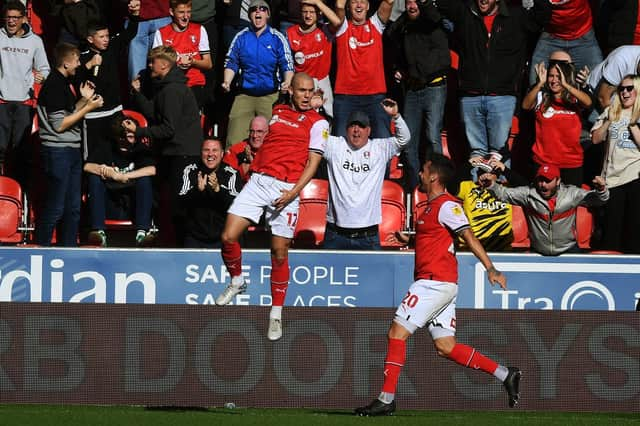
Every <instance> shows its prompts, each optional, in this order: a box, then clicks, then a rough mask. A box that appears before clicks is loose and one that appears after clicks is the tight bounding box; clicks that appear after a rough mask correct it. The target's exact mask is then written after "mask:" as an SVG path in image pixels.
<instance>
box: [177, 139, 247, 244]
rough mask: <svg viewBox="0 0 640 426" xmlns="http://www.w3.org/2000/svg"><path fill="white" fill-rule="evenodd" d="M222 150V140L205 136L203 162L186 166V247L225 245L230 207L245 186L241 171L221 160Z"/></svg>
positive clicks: (182, 192)
mask: <svg viewBox="0 0 640 426" xmlns="http://www.w3.org/2000/svg"><path fill="white" fill-rule="evenodd" d="M223 153H224V150H223V145H222V142H221V141H220V140H219V139H206V140H205V141H204V142H202V150H201V151H200V161H198V162H196V163H192V164H189V165H187V166H186V167H185V168H184V171H183V173H182V176H183V178H182V185H181V188H180V192H179V196H180V198H181V199H182V200H183V203H184V206H185V210H186V213H187V214H186V216H185V220H186V223H185V237H184V247H187V248H220V247H222V241H221V240H220V234H221V233H222V229H223V227H224V222H225V219H226V217H227V210H228V209H229V206H230V205H231V203H232V202H233V199H234V198H235V197H236V195H238V193H239V192H240V190H241V189H242V179H241V178H240V175H239V174H238V171H237V170H235V169H234V168H233V167H231V166H229V165H227V164H225V163H223V162H222V155H223Z"/></svg>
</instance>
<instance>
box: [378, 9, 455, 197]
mask: <svg viewBox="0 0 640 426" xmlns="http://www.w3.org/2000/svg"><path fill="white" fill-rule="evenodd" d="M406 7H407V10H406V11H405V12H404V13H403V14H402V15H400V18H398V20H397V21H395V22H394V23H393V24H391V26H390V28H389V37H390V38H391V40H393V41H394V46H397V49H396V51H397V52H398V53H397V60H396V63H395V65H394V69H395V74H394V77H395V79H396V80H399V81H401V82H402V83H403V85H404V88H405V89H406V93H405V100H404V109H403V111H404V116H405V118H406V119H407V125H408V126H409V131H410V132H411V141H410V142H409V145H408V146H407V147H406V148H405V157H406V160H407V165H408V167H407V169H406V170H407V173H408V176H407V180H408V187H409V188H410V190H413V188H415V187H416V185H417V184H418V172H419V171H420V165H421V164H422V162H421V161H420V154H421V153H422V152H423V151H425V150H423V149H422V148H423V144H422V136H423V132H422V128H423V121H424V136H425V140H426V143H427V146H426V151H427V155H428V153H430V152H437V153H442V140H441V136H440V134H441V132H442V123H443V119H444V107H445V103H446V100H447V73H448V72H449V67H450V66H451V57H450V53H449V43H448V41H447V34H446V33H445V31H444V28H443V26H442V17H441V16H440V13H439V12H438V10H437V9H436V7H435V5H434V3H432V2H426V3H420V2H419V1H417V0H407V2H406Z"/></svg>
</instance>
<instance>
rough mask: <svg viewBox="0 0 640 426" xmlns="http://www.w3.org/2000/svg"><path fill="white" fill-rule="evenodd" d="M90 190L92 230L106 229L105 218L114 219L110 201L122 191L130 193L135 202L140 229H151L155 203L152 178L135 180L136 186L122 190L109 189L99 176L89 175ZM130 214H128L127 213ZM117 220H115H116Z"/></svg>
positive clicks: (90, 221)
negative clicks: (152, 210) (152, 209)
mask: <svg viewBox="0 0 640 426" xmlns="http://www.w3.org/2000/svg"><path fill="white" fill-rule="evenodd" d="M87 181H88V187H89V188H88V189H89V197H88V204H89V223H90V224H91V229H104V220H105V218H107V217H109V218H114V217H113V215H111V214H108V212H109V211H110V209H108V208H109V199H110V197H111V196H112V195H115V196H117V195H118V193H120V191H128V192H129V193H130V195H131V196H132V200H134V201H135V218H134V220H135V224H136V226H137V228H138V229H143V230H145V231H146V230H149V228H151V208H152V203H153V186H152V178H151V176H143V177H140V178H138V179H136V180H135V185H133V186H131V187H128V188H122V189H108V188H107V186H106V185H105V181H104V180H102V178H101V177H100V176H98V175H94V174H88V175H87ZM127 213H128V212H127ZM114 219H115V218H114Z"/></svg>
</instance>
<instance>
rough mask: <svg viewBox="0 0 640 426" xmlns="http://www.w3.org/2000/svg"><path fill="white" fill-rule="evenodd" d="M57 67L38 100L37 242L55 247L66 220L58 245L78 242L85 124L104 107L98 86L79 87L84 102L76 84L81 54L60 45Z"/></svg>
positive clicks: (56, 55)
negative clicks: (40, 193)
mask: <svg viewBox="0 0 640 426" xmlns="http://www.w3.org/2000/svg"><path fill="white" fill-rule="evenodd" d="M54 57H55V64H56V67H55V69H53V70H52V71H51V74H50V75H49V77H48V78H47V79H46V81H45V83H44V85H43V86H42V90H41V91H40V97H39V98H38V119H39V120H40V130H39V132H40V139H41V140H42V147H41V150H40V154H41V157H42V168H43V171H44V176H45V182H44V183H45V186H46V189H45V192H44V193H45V194H46V195H45V199H44V202H43V206H42V210H41V212H40V214H39V217H38V221H37V223H36V242H37V243H38V244H40V245H43V246H48V245H51V239H52V237H53V231H54V229H55V228H56V225H57V224H58V222H59V221H61V225H62V226H61V232H59V233H58V235H57V240H58V245H60V246H64V247H73V246H76V245H77V243H78V239H77V238H78V224H79V223H80V197H81V196H82V189H81V185H80V182H81V179H82V153H81V149H80V142H81V137H80V125H81V123H82V119H83V118H84V116H85V115H87V113H89V112H91V111H93V110H95V109H97V108H100V107H101V106H102V104H103V100H102V96H100V95H97V94H96V93H95V90H94V86H93V83H90V82H84V83H82V84H81V85H80V97H79V98H78V97H77V96H76V93H75V89H74V88H73V86H72V85H71V78H73V76H75V74H76V70H77V69H78V67H79V66H80V51H79V50H78V48H77V47H75V46H74V45H72V44H68V43H61V44H59V45H57V46H56V49H55V52H54Z"/></svg>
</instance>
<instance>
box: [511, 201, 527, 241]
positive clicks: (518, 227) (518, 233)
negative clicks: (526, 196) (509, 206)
mask: <svg viewBox="0 0 640 426" xmlns="http://www.w3.org/2000/svg"><path fill="white" fill-rule="evenodd" d="M511 227H512V228H513V242H512V243H511V247H512V248H514V249H519V250H528V249H529V248H530V247H531V241H529V226H528V225H527V219H526V218H525V216H524V211H523V210H522V207H520V206H513V216H512V218H511Z"/></svg>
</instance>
